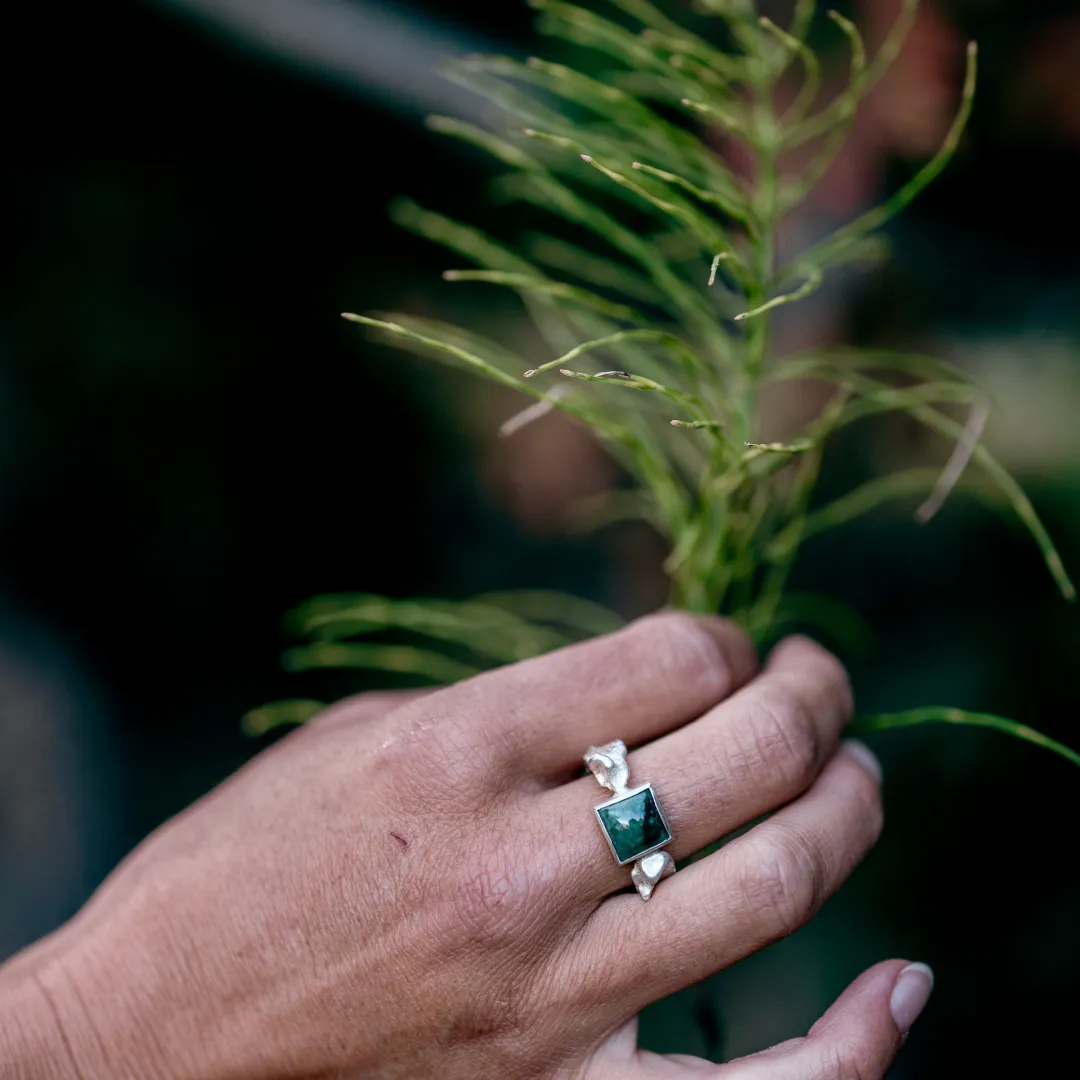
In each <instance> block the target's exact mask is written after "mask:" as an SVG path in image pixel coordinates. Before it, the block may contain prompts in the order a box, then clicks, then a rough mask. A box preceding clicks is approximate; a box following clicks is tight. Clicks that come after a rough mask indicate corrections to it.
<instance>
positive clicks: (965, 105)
mask: <svg viewBox="0 0 1080 1080" xmlns="http://www.w3.org/2000/svg"><path fill="white" fill-rule="evenodd" d="M977 55H978V50H977V49H976V47H975V43H974V42H971V43H970V44H969V45H968V50H967V73H966V75H965V77H964V89H963V93H962V96H961V99H960V108H959V110H958V111H957V114H956V117H955V119H954V120H953V122H952V126H951V127H950V128H949V131H948V134H947V135H946V136H945V140H944V142H943V143H942V144H941V149H940V150H938V152H937V153H936V154H935V155H934V157H933V158H932V159H931V160H930V161H929V162H927V164H926V165H924V166H923V167H922V168H921V169H920V170H919V171H918V172H917V173H916V174H915V175H914V176H913V177H912V178H911V179H910V180H909V181H908V182H907V183H906V184H905V185H904V186H903V187H902V188H901V189H900V190H899V191H897V192H896V193H895V194H894V195H893V196H892V197H891V198H889V199H887V200H886V201H885V202H884V203H882V204H881V206H878V207H875V208H874V209H873V210H869V211H867V212H866V213H865V214H863V215H862V216H861V217H859V218H856V219H855V220H854V221H853V222H851V223H850V224H849V225H845V226H844V227H843V228H842V229H839V230H837V231H836V232H835V233H833V235H832V236H830V237H829V238H828V239H826V240H823V241H821V243H819V244H816V245H814V247H812V248H810V249H809V250H808V251H805V252H803V254H802V255H801V256H800V257H799V262H800V263H802V264H806V263H810V264H814V265H817V266H819V267H822V268H823V267H825V266H828V265H829V264H831V263H833V262H834V261H835V260H836V259H837V258H839V257H840V256H841V255H842V254H843V253H844V251H845V250H846V249H847V248H849V247H851V245H852V244H854V243H856V242H857V241H859V240H861V239H862V238H863V237H864V236H866V234H867V233H870V232H873V231H874V230H876V229H879V228H881V226H882V225H884V224H885V222H887V221H888V220H889V219H890V218H892V217H894V216H895V215H896V214H898V213H899V212H900V211H901V210H903V209H904V207H905V206H907V205H908V203H910V202H911V201H912V200H913V199H914V198H915V197H916V196H917V195H918V194H919V193H920V192H921V191H922V190H923V189H924V188H925V187H926V186H927V185H928V184H929V183H930V182H931V181H932V180H934V179H935V177H937V175H938V174H939V173H940V172H941V170H942V169H944V168H945V166H946V165H947V164H948V163H949V162H950V161H951V160H952V156H953V154H955V153H956V148H957V146H958V145H959V143H960V136H961V135H962V134H963V132H964V128H965V127H966V126H967V121H968V117H969V116H970V115H971V104H972V101H973V99H974V97H975V79H976V74H977V67H978V65H977ZM799 272H800V270H799V269H798V268H796V267H795V266H792V267H791V269H790V270H789V271H787V272H785V274H784V275H783V276H787V275H788V274H797V273H799Z"/></svg>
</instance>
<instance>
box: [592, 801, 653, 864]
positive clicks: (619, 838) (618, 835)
mask: <svg viewBox="0 0 1080 1080" xmlns="http://www.w3.org/2000/svg"><path fill="white" fill-rule="evenodd" d="M596 815H597V817H599V818H600V824H601V825H603V827H604V832H606V833H607V834H608V839H609V840H610V841H611V846H612V847H613V848H614V849H615V857H616V858H617V859H618V860H619V862H620V863H628V862H630V861H631V860H632V859H636V858H637V857H638V856H639V855H640V854H641V853H642V852H644V851H648V850H650V849H651V848H655V847H659V846H660V845H661V844H666V843H667V842H668V841H669V840H670V839H671V833H669V832H668V829H667V826H666V825H665V824H664V819H663V818H662V817H661V816H660V809H659V807H658V806H657V805H656V799H654V798H653V793H652V789H651V788H643V789H642V790H641V791H636V792H634V794H632V795H626V796H624V797H623V798H621V799H619V800H618V801H617V802H610V803H606V804H604V805H603V806H598V807H597V808H596Z"/></svg>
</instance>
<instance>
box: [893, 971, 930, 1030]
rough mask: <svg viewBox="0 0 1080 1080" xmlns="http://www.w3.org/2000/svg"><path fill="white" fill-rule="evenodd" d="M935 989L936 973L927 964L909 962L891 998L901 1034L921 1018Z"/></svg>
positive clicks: (894, 1017) (894, 1016) (894, 1018)
mask: <svg viewBox="0 0 1080 1080" xmlns="http://www.w3.org/2000/svg"><path fill="white" fill-rule="evenodd" d="M933 989H934V973H933V972H932V971H931V970H930V968H929V967H927V966H926V964H908V966H907V967H906V968H904V970H903V971H901V972H900V977H899V978H898V979H897V980H896V985H895V986H894V987H893V992H892V997H891V998H890V999H889V1011H890V1012H891V1013H892V1015H893V1020H895V1021H896V1026H897V1028H898V1029H899V1031H900V1034H901V1035H906V1034H907V1032H908V1029H909V1028H910V1027H911V1025H912V1024H914V1023H915V1021H916V1020H918V1018H919V1013H921V1012H922V1011H923V1009H925V1008H926V1003H927V1002H928V1001H929V1000H930V991H931V990H933Z"/></svg>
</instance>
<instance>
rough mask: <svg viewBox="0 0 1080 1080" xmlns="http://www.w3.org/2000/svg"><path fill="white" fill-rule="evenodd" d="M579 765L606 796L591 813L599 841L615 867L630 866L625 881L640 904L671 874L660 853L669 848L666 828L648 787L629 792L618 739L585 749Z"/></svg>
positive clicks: (671, 861)
mask: <svg viewBox="0 0 1080 1080" xmlns="http://www.w3.org/2000/svg"><path fill="white" fill-rule="evenodd" d="M585 765H586V767H587V768H588V770H589V772H591V773H592V774H593V776H595V777H596V779H597V781H598V783H599V784H600V786H601V787H603V788H606V789H607V790H608V791H610V792H611V794H612V797H611V798H610V799H608V800H607V801H606V802H603V803H600V804H598V805H597V806H596V807H594V810H595V812H596V817H597V820H598V821H599V823H600V828H601V830H602V831H603V833H604V838H605V839H606V840H607V842H608V846H609V847H610V848H611V853H612V854H613V855H614V856H615V860H616V862H618V863H619V864H620V865H625V864H626V863H629V862H632V863H633V866H632V867H631V870H630V880H631V881H632V882H633V883H634V887H635V888H636V889H637V891H638V893H639V895H640V896H641V899H642V900H648V899H649V898H650V897H651V896H652V894H653V890H654V889H655V888H656V886H657V884H658V883H659V881H660V879H661V878H664V877H667V876H668V875H669V874H673V873H675V860H674V859H673V858H672V857H671V855H670V854H669V853H668V852H666V851H664V850H662V849H663V847H664V846H665V845H666V844H669V843H670V842H671V839H672V837H671V828H670V826H669V825H668V823H667V819H666V818H665V817H664V813H663V811H662V810H661V809H660V804H659V803H658V802H657V801H656V796H655V795H654V794H653V790H652V786H651V785H650V784H643V785H642V786H640V787H636V788H631V787H630V786H629V785H630V765H629V763H628V762H627V760H626V743H624V742H623V741H622V740H621V739H616V740H615V741H614V742H609V743H605V744H604V745H603V746H590V747H589V749H588V750H587V751H586V752H585ZM620 810H621V811H623V813H622V814H620V813H619V811H620ZM627 845H630V851H629V852H627V850H626V846H627Z"/></svg>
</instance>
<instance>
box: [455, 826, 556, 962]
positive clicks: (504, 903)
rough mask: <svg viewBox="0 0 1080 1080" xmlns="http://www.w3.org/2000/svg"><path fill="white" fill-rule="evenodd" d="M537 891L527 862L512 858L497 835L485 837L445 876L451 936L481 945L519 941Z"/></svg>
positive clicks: (531, 915) (491, 946)
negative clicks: (449, 874)
mask: <svg viewBox="0 0 1080 1080" xmlns="http://www.w3.org/2000/svg"><path fill="white" fill-rule="evenodd" d="M538 892H539V889H538V881H537V875H535V874H534V873H533V872H532V871H531V870H530V868H529V865H528V863H527V860H524V859H517V858H515V857H514V854H513V853H512V852H511V850H510V847H509V845H507V844H504V843H503V842H502V841H501V840H500V839H499V838H498V837H493V838H489V839H488V840H486V841H485V842H484V843H483V844H481V845H479V846H478V848H477V850H476V851H475V853H474V854H473V856H472V858H469V859H466V860H465V861H464V862H463V863H462V865H461V867H460V868H459V870H458V871H457V873H456V874H454V875H452V877H451V881H450V898H449V899H450V903H449V911H450V915H451V918H452V920H453V924H454V925H453V934H452V936H453V937H455V938H456V939H457V940H458V941H462V940H464V941H466V942H470V943H472V944H474V945H478V946H481V947H482V948H485V949H501V948H503V947H505V946H508V945H510V944H513V943H514V942H520V940H521V939H522V937H523V934H522V930H523V929H524V928H525V926H526V924H527V923H528V922H529V921H530V920H531V919H534V918H536V917H537V914H538V909H539V908H540V907H541V905H540V904H538V903H537V894H538Z"/></svg>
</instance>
